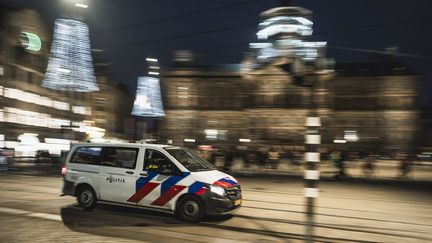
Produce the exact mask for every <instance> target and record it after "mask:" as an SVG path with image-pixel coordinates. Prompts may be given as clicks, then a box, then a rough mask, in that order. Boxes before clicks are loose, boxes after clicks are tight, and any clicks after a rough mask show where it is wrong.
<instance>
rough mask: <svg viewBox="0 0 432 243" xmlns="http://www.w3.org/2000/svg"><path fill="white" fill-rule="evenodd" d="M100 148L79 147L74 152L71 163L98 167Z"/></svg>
mask: <svg viewBox="0 0 432 243" xmlns="http://www.w3.org/2000/svg"><path fill="white" fill-rule="evenodd" d="M101 152H102V148H101V147H81V148H78V149H77V150H75V153H74V154H73V155H72V159H71V160H70V162H71V163H77V164H89V165H99V164H100V158H101Z"/></svg>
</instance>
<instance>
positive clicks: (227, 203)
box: [202, 192, 242, 215]
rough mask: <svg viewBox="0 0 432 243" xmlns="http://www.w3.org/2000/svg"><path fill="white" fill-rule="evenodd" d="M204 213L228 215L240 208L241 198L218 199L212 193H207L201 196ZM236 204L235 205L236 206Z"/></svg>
mask: <svg viewBox="0 0 432 243" xmlns="http://www.w3.org/2000/svg"><path fill="white" fill-rule="evenodd" d="M202 199H203V201H204V205H205V206H204V207H205V213H206V214H207V215H215V214H230V213H233V212H235V211H237V210H238V209H240V207H241V200H242V197H241V196H238V197H228V196H227V197H218V196H215V195H214V194H213V193H210V192H207V193H204V194H203V195H202ZM236 204H237V205H236Z"/></svg>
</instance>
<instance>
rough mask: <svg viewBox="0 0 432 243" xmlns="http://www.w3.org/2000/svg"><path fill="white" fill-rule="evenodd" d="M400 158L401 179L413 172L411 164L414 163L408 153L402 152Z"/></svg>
mask: <svg viewBox="0 0 432 243" xmlns="http://www.w3.org/2000/svg"><path fill="white" fill-rule="evenodd" d="M399 159H400V164H399V170H400V175H399V178H401V179H404V178H408V175H409V174H410V172H411V165H412V164H411V161H410V158H409V155H408V153H402V154H401V155H400V156H399Z"/></svg>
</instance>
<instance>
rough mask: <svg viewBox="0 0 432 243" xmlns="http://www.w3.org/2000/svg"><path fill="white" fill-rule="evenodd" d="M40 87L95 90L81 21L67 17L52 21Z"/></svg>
mask: <svg viewBox="0 0 432 243" xmlns="http://www.w3.org/2000/svg"><path fill="white" fill-rule="evenodd" d="M42 87H45V88H49V89H54V90H63V91H78V92H94V91H98V90H99V88H98V87H97V84H96V77H95V75H94V70H93V61H92V56H91V48H90V38H89V29H88V27H87V25H86V24H85V23H83V22H80V21H77V20H71V19H57V20H56V21H55V23H54V38H53V43H52V46H51V56H50V58H49V61H48V67H47V71H46V73H45V78H44V80H43V82H42Z"/></svg>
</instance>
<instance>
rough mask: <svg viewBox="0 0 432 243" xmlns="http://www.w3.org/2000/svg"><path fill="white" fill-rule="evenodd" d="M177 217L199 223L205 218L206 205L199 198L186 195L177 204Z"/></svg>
mask: <svg viewBox="0 0 432 243" xmlns="http://www.w3.org/2000/svg"><path fill="white" fill-rule="evenodd" d="M176 216H177V218H178V219H180V220H184V221H187V222H199V221H200V220H201V219H202V218H203V217H204V205H203V203H202V202H201V200H200V199H199V198H198V197H196V196H192V195H186V196H184V197H182V198H181V199H180V201H179V202H178V204H177V207H176Z"/></svg>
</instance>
